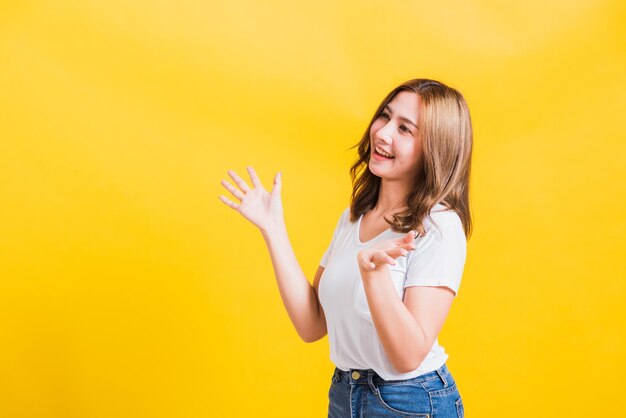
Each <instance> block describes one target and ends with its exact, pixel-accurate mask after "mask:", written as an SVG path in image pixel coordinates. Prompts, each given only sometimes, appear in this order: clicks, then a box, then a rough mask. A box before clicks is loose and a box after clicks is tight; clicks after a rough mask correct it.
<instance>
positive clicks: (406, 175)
mask: <svg viewBox="0 0 626 418" xmlns="http://www.w3.org/2000/svg"><path fill="white" fill-rule="evenodd" d="M421 107H422V104H421V98H420V96H419V95H418V94H417V93H413V92H410V91H400V92H399V93H397V94H396V95H395V97H394V98H393V99H392V100H391V102H389V103H388V104H387V106H386V107H385V108H384V109H383V110H382V111H381V112H380V114H379V115H378V116H377V117H376V120H374V122H373V123H372V127H371V129H370V145H371V150H372V152H371V154H370V160H369V169H370V171H371V172H372V173H373V174H374V175H376V176H378V177H381V178H385V179H388V180H407V179H413V178H414V177H415V173H416V172H417V170H418V168H419V167H420V166H421V164H422V156H421V154H422V140H421V133H420V130H419V129H418V127H417V126H416V125H417V123H418V122H417V121H418V120H419V112H420V109H421ZM377 148H379V149H381V150H382V151H383V152H385V153H387V154H391V155H392V156H393V158H385V157H382V156H380V155H378V153H377V151H375V150H376V149H377Z"/></svg>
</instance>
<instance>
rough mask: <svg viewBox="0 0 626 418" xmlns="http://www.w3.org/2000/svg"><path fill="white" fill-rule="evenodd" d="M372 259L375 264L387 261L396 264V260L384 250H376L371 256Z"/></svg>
mask: <svg viewBox="0 0 626 418" xmlns="http://www.w3.org/2000/svg"><path fill="white" fill-rule="evenodd" d="M391 251H394V250H391ZM372 260H374V261H375V262H376V264H383V263H387V264H391V265H392V266H395V265H396V260H395V259H394V258H393V257H391V256H389V255H388V254H387V253H386V252H384V251H378V252H377V253H375V254H374V256H373V257H372Z"/></svg>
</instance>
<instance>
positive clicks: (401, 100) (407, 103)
mask: <svg viewBox="0 0 626 418" xmlns="http://www.w3.org/2000/svg"><path fill="white" fill-rule="evenodd" d="M420 101H421V100H420V97H419V95H418V94H417V93H413V92H412V91H405V90H403V91H400V92H398V93H397V94H396V95H395V96H394V97H393V99H391V101H390V102H389V106H391V108H392V109H393V111H394V112H400V116H407V117H410V116H412V115H417V114H418V113H419V107H420Z"/></svg>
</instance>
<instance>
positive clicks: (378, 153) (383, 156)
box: [374, 147, 396, 160]
mask: <svg viewBox="0 0 626 418" xmlns="http://www.w3.org/2000/svg"><path fill="white" fill-rule="evenodd" d="M383 152H384V151H383ZM374 154H376V155H378V156H380V157H381V158H386V159H388V160H393V159H394V158H396V157H394V156H393V155H391V154H387V153H385V154H382V153H381V152H379V151H378V147H375V148H374Z"/></svg>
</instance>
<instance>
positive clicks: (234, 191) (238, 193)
mask: <svg viewBox="0 0 626 418" xmlns="http://www.w3.org/2000/svg"><path fill="white" fill-rule="evenodd" d="M221 183H222V186H224V187H226V188H227V189H228V191H229V192H231V193H232V194H233V195H235V197H236V198H237V199H239V200H243V196H244V195H243V193H241V191H240V190H239V189H237V188H236V187H235V186H233V185H232V184H230V183H229V182H227V181H226V180H222V181H221Z"/></svg>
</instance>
